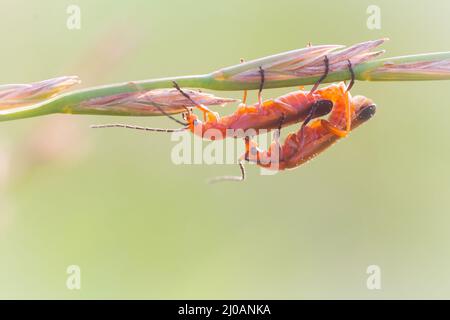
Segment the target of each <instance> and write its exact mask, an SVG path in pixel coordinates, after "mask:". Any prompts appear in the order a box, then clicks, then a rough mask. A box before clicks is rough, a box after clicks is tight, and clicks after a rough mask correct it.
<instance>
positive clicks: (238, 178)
mask: <svg viewBox="0 0 450 320" xmlns="http://www.w3.org/2000/svg"><path fill="white" fill-rule="evenodd" d="M238 164H239V169H240V170H241V175H240V176H221V177H215V178H212V179H210V180H208V183H210V184H213V183H217V182H223V181H235V182H241V181H244V180H245V167H244V163H243V162H242V161H239V163H238Z"/></svg>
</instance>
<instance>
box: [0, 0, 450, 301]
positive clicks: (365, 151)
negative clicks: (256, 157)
mask: <svg viewBox="0 0 450 320" xmlns="http://www.w3.org/2000/svg"><path fill="white" fill-rule="evenodd" d="M71 4H76V5H78V6H79V7H80V8H81V30H68V29H67V28H66V20H67V18H68V14H67V13H66V9H67V7H68V6H69V5H71ZM369 5H377V6H379V7H380V8H381V30H369V29H368V28H367V27H366V20H367V18H368V14H367V13H366V9H367V7H368V6H369ZM0 10H1V12H2V13H3V14H2V19H1V20H0V38H1V40H2V43H3V45H2V52H1V54H0V57H1V59H0V70H1V72H0V82H1V83H27V82H33V81H38V80H43V79H47V78H51V77H55V76H60V75H70V74H76V75H79V76H80V77H81V79H82V80H83V83H82V86H92V85H99V84H107V83H114V82H122V81H128V80H138V79H147V78H158V77H165V76H175V75H188V74H197V73H204V72H209V71H212V70H215V69H218V68H220V67H223V66H228V65H232V64H235V63H237V62H238V61H239V58H241V57H244V58H246V59H253V58H258V57H262V56H265V55H268V54H273V53H278V52H282V51H285V50H290V49H295V48H299V47H303V46H305V45H306V44H307V43H308V42H309V41H311V42H312V43H313V44H346V45H350V44H354V43H357V42H360V41H364V40H370V39H377V38H380V37H389V38H390V39H391V41H389V42H388V43H387V44H386V45H384V48H385V49H386V50H387V51H388V52H387V54H386V56H397V55H403V54H414V53H422V52H433V51H448V50H450V43H449V41H448V40H447V39H448V31H449V27H450V21H449V20H448V14H449V12H450V2H448V1H445V0H441V1H432V2H430V1H425V0H415V1H406V0H402V1H400V0H399V1H387V0H386V1H372V0H371V1H360V0H358V1H357V0H352V1H350V0H347V1H326V2H324V1H321V2H317V1H316V2H314V1H299V0H295V1H294V0H291V1H288V0H277V1H273V0H272V1H256V0H254V1H238V0H228V1H211V0H208V1H206V0H202V1H195V2H194V1H193V2H188V1H181V0H172V1H162V0H161V1H156V0H153V1H145V0H141V1H138V0H129V1H121V2H119V1H106V0H103V1H101V0H97V1H87V0H76V1H65V0H64V1H56V0H53V1H50V0H45V1H35V2H31V1H24V0H20V1H18V0H14V1H13V0H11V1H9V0H8V1H5V0H1V1H0ZM449 88H450V82H445V81H442V82H415V83H414V82H411V83H406V82H405V83H368V82H367V83H361V82H358V83H357V84H356V86H355V87H354V89H353V93H354V94H364V95H366V96H368V97H371V98H373V99H374V101H375V102H376V103H377V105H378V106H379V108H378V113H377V115H376V118H374V119H373V120H372V121H370V122H369V123H368V124H367V125H365V126H363V127H362V128H360V129H358V130H357V131H355V132H354V133H353V134H352V135H351V136H350V137H349V138H348V139H345V140H343V141H341V142H340V143H339V144H338V145H337V146H335V147H333V148H331V149H330V150H329V151H327V152H325V153H324V154H322V155H321V156H320V157H318V158H317V159H315V160H314V161H312V162H310V163H308V164H306V165H304V166H302V167H300V168H299V169H297V170H293V171H288V172H283V173H280V174H277V175H274V176H261V175H259V170H258V169H257V168H255V167H254V166H250V167H248V175H249V179H248V181H247V182H246V183H241V184H237V183H223V184H220V185H214V186H210V185H207V184H206V183H205V179H207V178H209V177H212V176H217V175H222V174H233V173H238V168H237V166H235V165H178V166H177V165H174V164H173V163H172V162H171V159H170V152H171V150H172V147H173V146H174V142H172V141H171V140H170V136H169V135H164V134H143V133H141V132H133V131H126V130H104V131H94V130H90V129H89V125H90V124H98V123H105V122H110V121H112V120H115V121H117V120H118V119H117V118H111V117H95V116H91V117H88V116H62V115H54V116H48V117H44V118H35V119H27V120H20V121H15V122H7V123H1V125H0V179H3V180H0V210H1V211H0V298H63V299H79V298H137V299H143V298H145V299H147V298H149V299H173V298H178V299H188V298H190V299H216V298H236V299H240V298H255V299H260V298H261V299H263V298H271V299H306V298H312V299H315V298H343V299H346V298H361V299H368V298H374V299H378V298H450V271H449V270H450V232H449V228H450V227H449V226H450V197H449V194H450V167H449V165H448V164H449V163H450V140H449V139H448V138H449V137H450V126H449V125H448V123H449V119H450V103H449V102H448V101H449V99H450V90H449ZM288 91H289V89H282V90H266V91H265V92H264V95H265V97H270V96H277V95H280V94H282V93H285V92H288ZM217 94H218V95H222V96H231V97H237V98H239V97H240V95H241V94H240V93H237V92H231V93H223V92H219V93H217ZM250 99H251V100H252V101H254V99H255V94H254V93H252V94H251V95H250ZM233 108H234V106H230V107H229V108H223V109H218V110H217V111H220V112H221V113H222V114H226V113H229V112H232V110H233ZM119 120H121V121H123V122H127V123H135V124H142V125H149V126H159V127H166V126H173V125H174V124H173V123H172V122H171V121H169V120H168V119H164V118H124V119H119ZM293 130H295V128H289V129H288V130H285V131H293ZM73 264H74V265H79V266H80V268H81V276H82V278H81V290H73V291H71V290H68V289H67V288H66V279H67V274H66V268H67V267H68V266H69V265H73ZM369 265H378V266H380V268H381V277H382V278H381V281H382V282H381V283H382V288H381V290H368V289H367V287H366V279H367V277H368V275H367V274H366V268H367V267H368V266H369Z"/></svg>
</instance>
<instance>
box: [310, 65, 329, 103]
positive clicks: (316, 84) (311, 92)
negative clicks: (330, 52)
mask: <svg viewBox="0 0 450 320" xmlns="http://www.w3.org/2000/svg"><path fill="white" fill-rule="evenodd" d="M323 62H324V65H325V70H324V72H323V74H322V76H321V77H320V78H319V80H317V82H316V83H315V84H314V86H313V87H312V89H311V91H309V94H313V93H314V91H316V90H317V88H318V87H319V86H320V84H321V83H322V82H323V81H324V80H325V79H326V78H327V77H328V73H329V72H330V61H329V60H328V56H325V58H324V59H323Z"/></svg>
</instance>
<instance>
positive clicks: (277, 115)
mask: <svg viewBox="0 0 450 320" xmlns="http://www.w3.org/2000/svg"><path fill="white" fill-rule="evenodd" d="M347 62H348V69H349V71H350V74H351V76H352V77H351V81H350V83H349V84H348V85H346V84H345V83H344V82H341V83H339V84H331V85H329V86H326V87H323V88H320V89H319V85H320V84H321V82H323V80H324V79H325V78H326V77H327V76H328V73H329V61H328V58H327V56H325V58H324V73H323V75H322V76H321V77H320V79H319V80H318V81H317V82H316V84H315V85H314V86H313V88H312V89H311V90H310V91H305V90H303V88H300V90H297V91H294V92H290V93H288V94H285V95H283V96H281V97H278V98H275V99H269V100H265V101H263V100H262V90H263V88H264V81H265V77H264V70H263V69H262V68H261V67H260V68H259V73H260V78H261V80H260V87H259V92H258V102H257V103H255V104H253V105H247V104H246V100H247V92H246V91H244V97H243V100H242V103H241V104H240V105H239V107H238V109H237V110H236V111H235V112H234V113H232V114H231V115H228V116H224V117H220V116H219V115H218V114H217V113H215V112H212V111H211V110H209V109H208V107H206V106H204V105H202V104H199V103H197V102H196V101H194V100H193V98H192V97H191V96H190V95H189V94H188V93H187V92H186V91H184V90H183V89H181V88H180V87H179V86H178V84H177V83H176V82H174V87H175V88H176V89H177V90H178V91H179V93H180V94H181V95H183V96H184V97H185V98H187V99H188V100H189V101H190V102H191V103H192V105H193V106H194V108H196V109H198V110H200V111H201V112H202V113H203V121H201V120H199V118H198V117H197V116H196V115H195V114H194V113H193V108H192V107H185V109H186V112H185V113H183V118H184V121H180V120H178V119H176V118H174V117H173V116H172V115H169V114H167V113H166V112H165V111H164V110H163V109H162V108H160V107H158V108H159V110H160V111H161V113H163V114H164V115H166V116H168V117H169V118H171V119H172V120H174V121H176V122H177V123H179V124H181V125H182V126H183V127H181V128H178V129H160V128H148V127H140V126H132V125H125V124H106V125H97V126H93V128H106V127H120V128H129V129H138V130H145V131H159V132H179V131H185V130H186V131H191V132H192V133H194V134H195V135H198V136H200V137H202V138H204V139H210V140H217V139H225V138H243V139H244V140H245V154H244V155H242V156H241V158H240V160H239V167H240V169H241V175H240V176H224V177H217V178H214V179H213V180H211V182H218V181H227V180H228V181H243V180H245V169H244V166H243V161H249V162H252V163H255V164H257V165H258V166H261V167H264V168H267V169H272V170H285V169H291V168H295V167H298V166H300V165H302V164H303V163H305V162H307V161H308V160H310V159H312V158H313V157H315V156H317V155H318V154H320V153H321V152H322V151H324V150H326V149H327V148H328V147H330V146H331V145H333V144H334V143H335V142H336V141H337V140H339V139H341V138H343V137H345V136H347V134H348V133H349V132H350V131H351V130H353V129H355V128H357V127H358V126H359V125H361V124H363V123H365V122H366V121H368V120H369V119H370V118H372V116H373V115H374V114H375V111H376V106H375V104H374V103H373V102H372V101H371V100H370V99H368V98H366V97H364V96H355V97H352V96H351V94H350V89H351V88H352V86H353V84H354V83H355V75H354V71H353V68H352V63H351V62H350V60H348V61H347ZM324 116H327V119H324V118H323V117H324ZM295 123H299V124H300V123H301V125H300V128H299V130H298V131H297V132H295V133H290V134H289V135H288V136H287V137H286V139H285V141H284V143H283V144H280V142H279V137H280V131H281V128H283V127H285V126H289V125H292V124H295ZM261 130H265V131H267V130H276V133H275V136H274V141H273V142H272V144H271V146H270V148H269V149H268V150H266V151H263V150H261V149H260V148H258V146H257V144H256V142H254V141H253V140H252V138H253V136H254V135H256V134H259V133H260V131H261ZM212 131H213V132H214V134H211V132H212ZM250 132H251V133H250ZM217 133H219V134H217ZM237 133H239V134H237ZM242 133H243V135H242Z"/></svg>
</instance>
